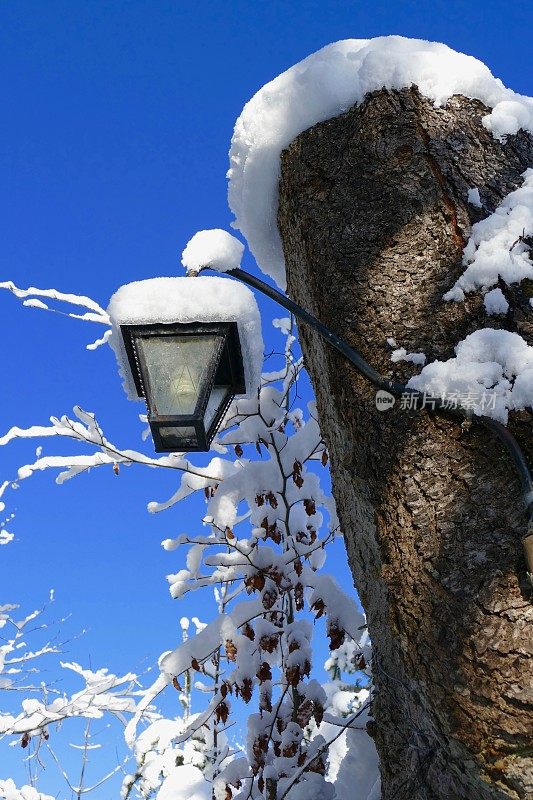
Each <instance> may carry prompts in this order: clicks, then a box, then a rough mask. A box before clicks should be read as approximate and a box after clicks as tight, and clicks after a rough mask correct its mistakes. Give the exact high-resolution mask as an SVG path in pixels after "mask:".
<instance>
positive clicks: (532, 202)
mask: <svg viewBox="0 0 533 800" xmlns="http://www.w3.org/2000/svg"><path fill="white" fill-rule="evenodd" d="M522 177H523V179H524V183H523V184H522V186H521V187H520V188H519V189H515V191H514V192H510V194H508V195H507V196H506V197H504V199H503V200H502V202H501V203H500V205H499V206H498V208H497V209H496V211H495V212H494V214H491V215H490V216H488V217H486V219H482V220H481V221H480V222H476V223H475V225H473V226H472V233H471V235H470V239H469V240H468V244H467V245H466V247H465V249H464V255H463V264H464V265H465V266H466V269H465V271H464V272H463V274H462V275H461V277H460V278H459V280H457V281H456V283H455V284H454V286H452V288H451V289H450V291H449V292H446V294H445V295H444V299H445V300H456V301H460V300H464V297H465V292H473V291H475V290H476V289H480V288H482V289H488V288H489V287H490V286H494V284H496V283H498V279H499V278H500V277H501V278H502V279H503V280H504V281H505V283H507V284H510V283H520V281H522V280H524V278H533V263H532V261H531V259H530V257H529V247H528V246H527V244H526V243H525V242H524V239H525V238H527V237H529V236H533V169H526V171H525V172H524V174H523V175H522Z"/></svg>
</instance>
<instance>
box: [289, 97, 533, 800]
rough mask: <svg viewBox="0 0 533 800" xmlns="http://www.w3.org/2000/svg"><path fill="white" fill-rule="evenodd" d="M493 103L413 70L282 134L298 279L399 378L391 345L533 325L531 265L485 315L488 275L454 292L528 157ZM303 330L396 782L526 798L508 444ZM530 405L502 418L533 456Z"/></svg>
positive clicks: (531, 771) (409, 789)
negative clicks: (466, 254)
mask: <svg viewBox="0 0 533 800" xmlns="http://www.w3.org/2000/svg"><path fill="white" fill-rule="evenodd" d="M486 113H487V108H486V107H485V106H484V105H483V104H482V103H480V102H479V101H477V100H467V99H466V98H464V97H460V96H455V97H453V98H452V99H451V100H450V101H449V102H448V103H447V105H446V107H444V108H435V107H434V106H433V105H432V103H431V102H430V101H429V100H427V99H426V98H424V97H422V96H421V95H420V94H419V92H418V91H417V90H416V88H414V87H413V88H411V89H403V90H401V91H396V90H394V91H388V90H382V91H378V92H374V93H372V94H370V95H368V96H367V97H366V99H365V100H364V101H363V102H362V103H361V104H360V105H358V106H354V107H353V108H352V109H350V110H349V111H347V112H346V113H344V114H342V115H341V116H338V117H335V118H334V119H330V120H327V121H325V122H322V123H319V124H317V125H315V126H314V127H312V128H310V129H309V130H307V131H305V132H304V133H302V134H300V135H299V136H298V137H297V138H296V139H295V140H294V141H293V142H292V143H291V145H290V146H289V147H288V149H287V150H286V151H284V153H283V156H282V177H281V183H280V205H279V213H278V223H279V229H280V233H281V238H282V242H283V248H284V252H285V258H286V263H287V277H288V290H289V293H290V295H291V296H292V297H293V298H294V299H295V300H297V301H298V302H299V303H301V304H302V305H303V306H305V307H306V308H307V309H308V310H310V311H312V312H313V313H315V314H316V315H317V316H318V317H319V318H320V319H321V320H322V321H323V322H325V323H326V324H328V325H329V326H330V327H331V328H332V329H333V330H334V331H335V332H336V333H338V334H340V335H341V336H344V337H345V338H346V339H347V340H348V341H349V342H350V344H351V345H353V346H354V347H356V348H357V349H359V350H360V351H361V352H362V353H363V355H364V357H365V358H366V359H367V360H368V361H370V362H371V363H372V364H373V365H374V366H375V367H376V368H378V369H379V370H381V371H382V372H383V373H385V374H387V375H389V376H391V377H394V378H395V379H396V380H402V381H405V380H407V379H408V378H409V377H410V376H411V375H413V374H414V373H415V372H417V371H418V370H419V368H418V367H416V366H413V364H412V363H406V362H405V361H401V360H397V361H391V351H392V349H393V348H394V347H398V348H405V349H406V350H407V352H420V351H422V352H423V353H425V354H426V356H427V358H428V360H429V361H431V360H435V359H441V360H446V359H448V358H450V357H451V356H453V347H454V345H455V344H456V343H457V342H458V341H459V340H460V339H464V337H465V336H466V335H468V334H469V333H471V332H473V331H474V330H476V329H478V328H480V327H494V328H505V329H507V330H511V331H516V332H518V333H519V334H520V335H521V336H522V337H523V338H524V339H525V340H526V341H527V342H528V343H529V344H532V343H533V320H532V315H531V306H530V304H529V299H530V297H531V285H532V284H531V281H522V283H520V284H518V285H514V286H512V287H509V286H506V285H503V284H501V288H503V290H504V294H505V297H506V298H507V300H508V302H509V306H510V308H509V311H508V313H507V314H506V315H505V316H498V317H494V316H491V317H488V316H487V310H486V308H485V306H484V304H483V297H482V296H481V294H479V293H477V294H476V293H474V294H469V295H467V297H466V300H465V301H464V302H458V303H453V302H451V303H450V302H448V303H446V302H444V301H443V300H442V296H443V294H444V293H445V292H446V291H448V290H449V289H450V288H451V287H452V286H453V285H454V283H455V281H456V280H457V279H458V277H459V276H460V275H461V274H462V272H463V269H464V268H463V267H462V266H461V259H462V254H463V249H464V247H465V245H466V243H467V240H468V236H469V234H470V230H471V227H472V224H473V223H474V222H476V221H478V220H480V219H482V218H484V217H486V216H487V215H488V214H490V213H492V212H493V211H494V210H495V208H496V207H497V206H498V205H499V204H500V202H501V201H502V198H504V197H505V196H506V195H507V194H508V193H509V192H511V191H513V190H514V189H516V188H517V187H518V186H521V185H522V181H523V179H522V178H521V175H522V173H523V172H524V171H525V170H526V168H527V167H528V166H531V164H533V137H532V136H531V135H529V134H527V133H524V132H519V133H518V134H516V135H514V136H509V137H508V139H507V141H506V142H500V141H498V140H496V139H494V138H493V136H492V135H491V134H490V133H489V132H488V131H487V130H486V129H485V128H484V127H483V126H482V124H481V118H482V117H483V116H484V114H486ZM475 189H478V193H476V192H475V191H473V190H475ZM478 197H479V200H478ZM469 198H470V202H469ZM473 199H475V200H476V201H477V202H473ZM480 206H481V207H480ZM300 333H301V339H302V344H303V349H304V353H305V359H306V363H307V367H308V369H309V371H310V373H311V376H312V379H313V383H314V388H315V391H316V394H317V400H318V408H319V414H320V426H321V429H322V432H323V435H324V438H325V440H326V442H327V445H328V448H329V452H330V454H331V464H332V476H333V493H334V496H335V499H336V502H337V509H338V512H339V517H340V519H341V524H342V528H343V530H344V532H345V536H346V544H347V548H348V553H349V559H350V564H351V567H352V571H353V575H354V578H355V581H356V584H357V587H358V589H359V592H360V596H361V599H362V602H363V604H364V607H365V610H366V613H367V615H368V624H369V630H370V634H371V637H372V641H373V670H374V676H375V682H376V690H377V696H376V700H375V704H374V713H375V727H373V729H372V731H371V733H372V735H373V736H374V738H375V742H376V745H377V748H378V751H379V753H380V758H381V771H382V783H383V799H384V800H388V799H389V798H393V797H394V798H396V799H397V800H429V799H430V798H431V799H432V800H433V798H443V800H444V799H445V800H453V798H469V800H488V799H489V798H490V799H491V800H494V798H531V797H533V759H532V757H531V752H532V751H531V738H530V736H531V720H532V716H531V710H532V709H531V706H530V705H529V706H528V693H529V692H530V691H531V685H532V674H531V665H532V663H533V662H532V660H531V658H530V656H531V649H532V638H531V628H530V627H529V625H528V621H529V624H530V622H531V616H532V610H533V606H532V605H531V595H530V594H529V588H528V583H527V578H526V570H525V562H524V560H523V556H522V549H521V543H520V538H521V536H522V535H523V534H524V532H525V530H524V526H525V513H524V506H523V504H522V501H521V490H520V485H519V482H518V480H517V478H516V475H515V471H514V468H513V465H512V463H511V461H510V458H509V456H508V455H507V453H506V452H505V451H504V449H503V448H502V446H501V444H500V443H499V442H498V441H496V440H495V439H494V438H493V437H492V435H491V434H490V433H489V432H487V431H486V430H485V429H482V428H481V427H479V426H476V425H473V426H472V427H471V428H470V430H464V429H462V428H461V426H460V425H459V424H458V423H457V422H456V421H453V420H448V419H446V418H443V417H442V416H436V415H432V414H429V413H427V412H426V411H418V412H416V411H408V410H402V409H401V408H399V405H400V404H399V403H398V402H397V403H396V406H395V408H394V409H392V410H388V411H386V412H380V411H378V410H377V409H376V406H375V400H374V398H375V390H374V389H373V387H372V386H370V385H369V383H368V382H367V381H366V380H364V379H362V378H361V377H359V376H358V375H357V374H356V373H355V371H354V370H353V369H352V368H351V367H350V365H349V364H348V363H347V362H346V361H344V360H343V358H342V357H340V356H339V355H338V354H337V353H336V352H335V351H334V350H333V349H332V348H330V347H329V346H328V345H327V344H325V343H324V341H323V340H322V339H320V338H319V337H318V336H317V335H316V334H315V333H313V332H312V331H310V330H309V329H308V328H306V327H305V326H302V327H301V331H300ZM387 339H390V340H392V339H393V340H394V342H393V343H391V342H387ZM531 421H532V415H531V414H530V413H528V412H514V413H512V414H511V415H510V422H509V425H510V428H511V430H512V432H513V433H514V435H515V436H516V438H517V439H518V441H519V442H520V444H521V446H522V447H523V448H524V450H525V452H526V455H527V457H528V460H529V462H530V464H531V463H532V462H533V426H532V425H531Z"/></svg>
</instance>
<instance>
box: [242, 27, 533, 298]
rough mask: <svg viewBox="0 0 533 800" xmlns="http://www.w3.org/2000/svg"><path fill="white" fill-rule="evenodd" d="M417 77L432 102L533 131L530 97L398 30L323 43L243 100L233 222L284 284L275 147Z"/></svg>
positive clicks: (509, 130) (501, 127) (503, 129)
mask: <svg viewBox="0 0 533 800" xmlns="http://www.w3.org/2000/svg"><path fill="white" fill-rule="evenodd" d="M413 84H415V85H416V86H418V89H419V90H420V92H421V93H422V94H423V95H424V96H425V97H427V98H429V99H430V100H432V101H433V102H434V103H435V105H437V106H441V105H444V104H445V103H446V102H447V100H448V99H449V98H450V97H452V96H453V95H455V94H460V95H464V96H465V97H469V98H472V99H478V100H481V101H482V102H483V103H484V104H485V105H487V106H488V107H489V108H491V109H492V112H491V113H490V114H487V116H485V117H484V118H483V124H484V125H485V127H486V128H487V129H488V130H490V131H492V133H493V135H494V136H496V137H498V138H502V137H505V136H507V135H510V134H514V133H516V132H517V131H518V130H519V129H521V128H523V129H525V130H528V131H531V132H533V99H532V98H529V97H524V96H522V95H519V94H516V93H515V92H513V91H512V90H511V89H507V88H506V87H505V86H504V85H503V83H502V82H501V81H500V80H499V79H498V78H494V77H493V75H492V74H491V72H490V70H489V69H488V67H486V66H485V65H484V64H483V63H482V62H481V61H478V60H477V59H475V58H473V57H472V56H467V55H464V54H462V53H457V52H455V51H454V50H451V49H450V48H449V47H447V46H446V45H444V44H439V43H436V42H426V41H423V40H420V39H406V38H404V37H402V36H383V37H379V38H376V39H346V40H344V41H341V42H336V43H334V44H330V45H327V46H326V47H324V48H322V49H321V50H319V51H318V52H316V53H313V54H312V55H310V56H308V58H306V59H304V60H303V61H301V62H300V63H298V64H296V65H295V66H293V67H291V68H290V69H288V70H287V71H286V72H284V73H282V74H281V75H279V76H278V77H277V78H275V79H274V80H273V81H271V82H270V83H267V84H266V85H265V86H263V87H262V89H260V90H259V91H258V92H257V94H256V95H254V97H253V98H252V99H251V100H250V101H249V102H248V103H247V104H246V105H245V107H244V109H243V111H242V113H241V115H240V117H239V119H238V120H237V122H236V124H235V130H234V134H233V139H232V143H231V150H230V169H229V172H228V178H229V189H228V199H229V205H230V208H231V210H232V211H233V213H234V214H235V222H234V223H233V224H234V227H235V228H237V229H238V230H240V231H241V232H242V234H243V235H244V236H245V237H246V239H247V241H248V245H249V247H250V250H251V251H252V253H253V254H254V256H255V258H256V260H257V263H258V264H259V266H260V267H261V269H262V270H263V272H265V273H267V274H268V275H270V276H271V277H272V278H273V279H274V280H275V281H276V283H278V285H279V286H280V287H282V288H285V265H284V259H283V251H282V247H281V240H280V237H279V233H278V228H277V224H276V214H277V206H278V181H279V176H280V166H279V165H280V154H281V151H282V150H283V149H284V148H286V147H287V146H288V145H289V144H290V142H291V141H292V140H293V139H294V138H295V137H296V136H298V134H300V133H302V131H304V130H306V129H307V128H310V127H312V126H313V125H315V124H316V123H318V122H322V121H324V120H326V119H330V118H331V117H335V116H337V115H338V114H340V113H342V112H344V111H346V110H347V109H348V108H350V107H351V106H352V105H354V104H355V103H358V102H361V101H362V100H363V98H364V96H365V94H367V93H368V92H372V91H376V90H378V89H382V88H386V89H402V88H404V87H409V86H412V85H413Z"/></svg>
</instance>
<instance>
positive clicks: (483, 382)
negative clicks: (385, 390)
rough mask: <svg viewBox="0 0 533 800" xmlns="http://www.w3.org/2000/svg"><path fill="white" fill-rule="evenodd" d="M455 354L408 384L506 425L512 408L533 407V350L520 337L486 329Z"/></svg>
mask: <svg viewBox="0 0 533 800" xmlns="http://www.w3.org/2000/svg"><path fill="white" fill-rule="evenodd" d="M455 353H456V357H455V358H450V359H448V361H433V362H432V363H431V364H428V365H427V366H426V367H424V369H423V370H422V372H421V373H420V375H415V376H414V377H413V378H411V379H410V381H409V382H408V384H407V386H409V387H411V388H413V389H418V390H419V391H421V392H426V393H428V394H429V395H431V396H433V397H441V398H442V399H448V400H450V399H451V398H453V399H454V401H455V402H456V403H457V405H459V406H462V407H463V408H467V409H470V410H472V411H473V412H474V413H476V414H484V415H485V416H490V417H492V418H493V419H497V420H499V421H500V422H503V423H506V422H507V418H508V413H509V411H510V410H513V409H514V410H523V409H525V408H532V407H533V347H530V346H529V345H528V344H527V343H526V342H525V341H524V340H523V339H522V337H521V336H519V335H518V334H517V333H512V332H510V331H505V330H494V329H493V328H482V329H481V330H478V331H474V333H471V334H470V335H469V336H467V337H466V339H464V340H463V341H462V342H459V344H458V345H456V347H455Z"/></svg>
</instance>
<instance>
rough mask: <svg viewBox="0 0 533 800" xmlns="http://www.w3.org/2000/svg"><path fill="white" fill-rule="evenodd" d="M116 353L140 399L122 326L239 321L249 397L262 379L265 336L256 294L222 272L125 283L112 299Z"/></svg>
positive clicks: (129, 387) (128, 385) (131, 393)
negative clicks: (263, 336) (121, 329)
mask: <svg viewBox="0 0 533 800" xmlns="http://www.w3.org/2000/svg"><path fill="white" fill-rule="evenodd" d="M108 314H109V317H110V319H111V324H112V327H113V334H112V336H111V338H110V340H109V344H110V345H111V347H112V348H113V350H114V351H115V354H116V356H117V361H118V365H119V371H120V374H121V375H122V378H123V382H124V388H125V390H126V393H127V395H128V397H129V398H130V399H132V400H137V399H138V397H137V392H136V390H135V385H134V383H133V378H132V376H131V372H130V369H129V364H128V358H127V355H126V351H125V348H124V342H123V339H122V334H121V332H120V325H126V324H138V325H142V324H150V323H156V322H160V323H172V322H237V324H238V328H239V337H240V341H241V349H242V355H243V360H244V375H245V380H246V390H247V394H246V396H252V395H253V394H254V393H255V391H256V389H257V387H258V386H259V384H260V380H261V367H262V363H263V338H262V335H261V318H260V315H259V310H258V308H257V303H256V301H255V297H254V295H253V293H252V292H251V291H250V289H248V288H247V287H246V286H244V285H243V284H242V283H239V281H235V280H231V279H229V278H223V277H218V276H209V277H208V276H201V277H196V278H193V277H187V278H151V279H148V280H145V281H136V282H135V283H128V284H126V285H125V286H121V287H120V289H118V291H116V292H115V294H114V295H113V297H112V298H111V300H110V303H109V308H108Z"/></svg>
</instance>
